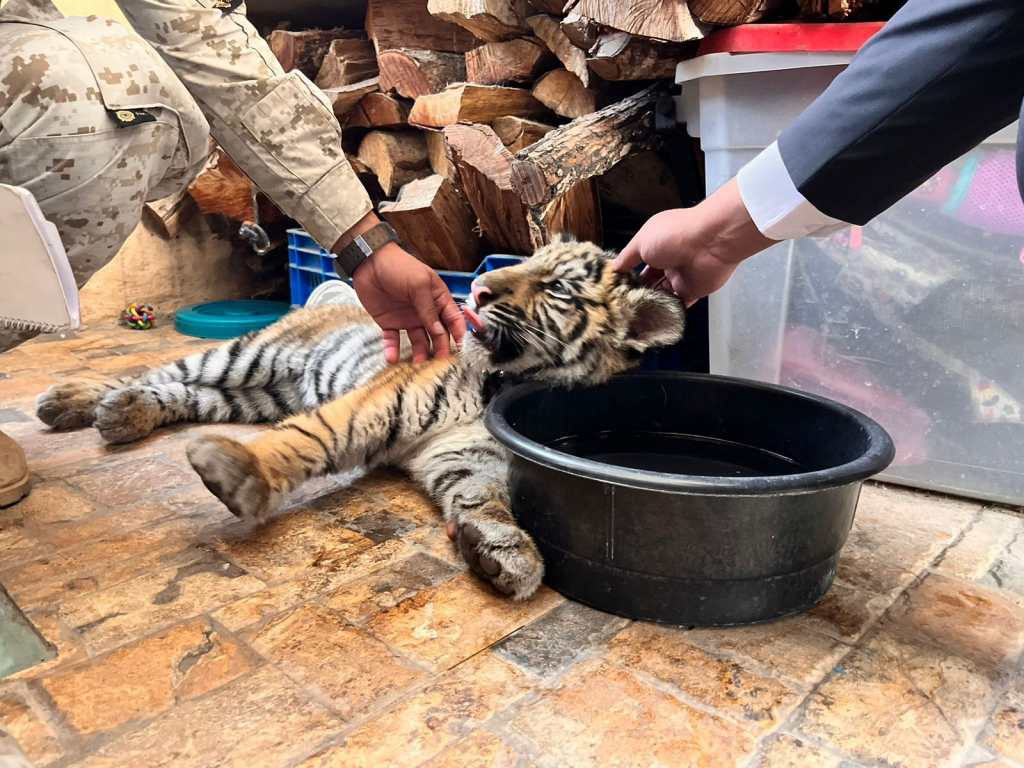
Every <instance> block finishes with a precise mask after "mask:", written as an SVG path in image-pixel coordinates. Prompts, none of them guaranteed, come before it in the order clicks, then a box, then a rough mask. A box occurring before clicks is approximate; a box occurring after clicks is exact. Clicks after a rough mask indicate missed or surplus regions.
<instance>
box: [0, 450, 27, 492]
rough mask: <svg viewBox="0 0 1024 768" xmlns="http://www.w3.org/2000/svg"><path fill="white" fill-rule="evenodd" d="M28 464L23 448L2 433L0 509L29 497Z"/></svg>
mask: <svg viewBox="0 0 1024 768" xmlns="http://www.w3.org/2000/svg"><path fill="white" fill-rule="evenodd" d="M28 491H29V479H28V464H27V463H26V462H25V452H24V451H23V450H21V446H20V445H18V444H17V443H16V442H14V440H13V439H12V438H10V437H8V436H7V435H5V434H4V433H3V432H0V507H8V506H10V505H11V504H14V503H16V502H19V501H21V500H22V499H23V498H25V497H26V496H27V495H28Z"/></svg>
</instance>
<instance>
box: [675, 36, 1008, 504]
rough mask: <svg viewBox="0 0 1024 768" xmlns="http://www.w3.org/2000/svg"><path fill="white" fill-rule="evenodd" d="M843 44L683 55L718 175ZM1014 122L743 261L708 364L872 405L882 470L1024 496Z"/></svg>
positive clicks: (731, 171)
mask: <svg viewBox="0 0 1024 768" xmlns="http://www.w3.org/2000/svg"><path fill="white" fill-rule="evenodd" d="M849 58H850V55H848V54H820V53H785V54H782V53H779V54H771V53H769V54H762V53H758V54H728V53H725V54H713V55H709V56H704V57H701V58H698V59H693V60H690V61H687V62H683V63H682V64H681V65H680V67H679V70H678V73H677V74H678V77H677V79H678V80H679V82H681V83H682V98H681V100H680V118H681V119H683V120H685V121H686V123H687V127H688V131H689V132H690V133H691V135H693V136H697V137H699V138H700V140H701V145H702V148H703V150H704V153H705V169H706V175H707V191H708V192H709V193H710V192H712V191H713V190H715V189H717V188H718V187H720V186H721V185H723V184H725V183H726V182H727V181H728V180H729V179H731V178H732V177H733V176H735V174H736V172H737V171H739V169H740V168H741V167H742V166H743V165H744V164H746V163H747V162H748V161H749V160H750V159H751V158H753V157H754V156H755V155H756V154H757V153H758V152H759V151H761V150H762V149H763V148H764V147H766V146H768V145H769V144H770V143H771V142H772V141H774V140H775V139H776V138H777V137H778V135H779V133H780V132H781V131H782V130H783V129H784V128H785V127H786V125H788V124H789V122H790V121H792V120H793V119H794V118H795V117H796V116H797V115H798V114H799V113H800V111H801V110H802V109H803V108H804V107H806V106H807V105H808V104H810V102H811V101H812V100H813V99H814V98H816V97H817V95H818V94H820V93H821V91H822V90H824V89H825V88H826V87H827V86H828V84H829V83H830V82H831V81H832V79H833V78H834V77H835V76H836V75H837V74H839V72H841V71H842V68H843V66H844V65H845V63H846V62H847V61H848V60H849ZM966 117H967V116H965V119H966ZM1016 134H1017V127H1016V126H1011V127H1010V128H1008V129H1006V130H1004V131H1001V132H1000V133H999V134H997V135H996V136H993V137H992V138H991V139H989V140H988V141H987V142H985V143H984V144H982V145H981V146H980V147H978V148H977V149H975V150H973V151H972V152H970V153H968V154H967V155H965V156H964V157H963V158H960V159H959V160H957V161H956V162H954V163H952V164H951V165H950V166H948V167H947V168H945V169H943V170H942V171H941V172H940V173H938V174H937V175H936V176H935V177H934V178H933V179H931V180H930V181H928V182H927V183H926V184H924V185H923V186H922V187H921V188H920V189H918V190H917V191H916V192H914V193H912V194H911V195H909V196H908V197H906V198H905V199H904V200H903V201H901V202H900V203H898V204H897V205H896V206H894V207H893V208H892V209H890V210H889V211H887V212H885V213H884V214H882V215H881V216H879V217H878V218H877V219H875V220H874V221H873V222H871V223H870V224H868V225H867V226H865V227H851V228H848V229H846V230H844V231H842V232H840V233H838V234H835V235H832V236H830V237H827V238H815V239H812V238H805V239H802V240H797V241H793V242H789V243H780V244H779V245H777V246H775V247H774V248H771V249H769V250H768V251H765V252H764V253H762V254H759V255H758V256H755V257H754V258H753V259H750V260H749V261H747V262H746V263H745V264H744V265H742V266H741V268H740V269H738V270H737V272H736V274H735V276H734V278H733V279H732V280H731V281H730V282H729V283H728V285H727V286H726V287H725V288H724V289H723V290H721V291H720V292H718V293H717V294H715V295H713V296H712V297H711V303H710V321H711V334H710V336H711V350H710V352H711V370H712V372H714V373H720V374H727V375H732V376H741V377H745V378H752V379H760V380H762V381H770V382H778V383H782V384H786V385H789V386H793V387H796V388H799V389H803V390H807V391H811V392H816V393H819V394H822V395H825V396H828V397H832V398H834V399H836V400H839V401H842V402H846V403H848V404H850V405H852V406H854V407H856V408H858V409H859V410H861V411H863V412H865V413H867V414H869V415H870V416H872V417H874V418H875V419H876V420H878V421H879V422H880V423H882V424H883V425H884V426H885V427H886V428H887V429H888V430H889V432H890V433H891V434H892V436H893V438H894V439H895V441H896V446H897V459H896V461H895V463H894V464H893V466H892V467H891V469H890V470H889V471H888V472H886V473H885V475H884V477H885V479H888V480H890V481H894V482H900V483H905V484H907V485H912V486H916V487H922V488H930V489H935V490H942V491H949V492H953V493H959V494H964V495H968V496H973V497H977V498H983V499H990V500H994V501H1002V502H1008V503H1013V504H1021V503H1024V204H1022V203H1021V201H1020V197H1019V194H1018V191H1017V184H1016V172H1015V166H1014V143H1015V140H1016ZM784 428H787V429H792V428H799V425H786V426H785V427H784Z"/></svg>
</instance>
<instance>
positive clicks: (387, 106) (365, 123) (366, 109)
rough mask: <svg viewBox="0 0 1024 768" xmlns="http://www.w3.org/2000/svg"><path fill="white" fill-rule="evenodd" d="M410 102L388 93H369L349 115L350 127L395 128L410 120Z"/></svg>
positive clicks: (347, 125) (348, 124)
mask: <svg viewBox="0 0 1024 768" xmlns="http://www.w3.org/2000/svg"><path fill="white" fill-rule="evenodd" d="M409 106H410V105H409V103H408V102H405V101H402V100H401V99H396V98H395V97H394V96H389V95H388V94H386V93H368V94H366V95H365V96H363V98H362V99H360V100H359V103H358V104H357V105H356V106H355V108H354V109H353V110H352V111H351V112H350V113H349V115H348V122H347V123H346V124H345V125H346V127H348V128H395V127H397V126H401V125H405V124H406V123H408V122H409Z"/></svg>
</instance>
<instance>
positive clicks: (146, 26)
mask: <svg viewBox="0 0 1024 768" xmlns="http://www.w3.org/2000/svg"><path fill="white" fill-rule="evenodd" d="M117 2H118V5H119V6H120V8H121V10H122V12H123V13H124V14H125V16H126V17H127V18H128V20H129V21H130V22H131V24H132V26H133V27H134V28H135V31H136V32H138V33H139V34H140V35H141V36H142V37H143V38H145V39H146V41H147V42H149V44H150V45H152V46H153V47H154V48H155V49H156V50H157V51H158V52H159V53H160V55H161V56H162V57H163V58H164V60H165V61H166V62H167V63H168V64H169V65H170V66H171V68H172V69H173V70H174V72H175V73H176V74H177V75H178V77H179V78H181V80H182V82H184V84H185V87H186V88H188V90H189V92H191V94H192V96H193V97H194V98H195V100H196V101H197V102H198V104H199V107H200V109H202V111H203V113H204V114H205V115H206V118H207V120H208V121H209V122H210V130H211V133H212V134H213V137H214V138H215V139H216V140H217V142H218V143H219V144H220V145H221V146H222V147H223V148H224V149H225V151H227V153H228V154H229V155H230V156H231V158H232V159H233V160H234V161H235V162H236V163H237V164H238V165H239V167H240V168H242V170H244V171H245V172H246V174H248V175H249V177H250V178H251V179H252V180H253V182H254V183H255V184H256V186H258V187H259V188H260V189H261V190H262V191H263V192H264V193H265V194H266V195H267V196H268V197H270V199H271V200H273V201H274V203H276V204H277V206H278V207H279V208H281V210H283V211H284V212H285V213H287V214H288V215H289V216H291V217H292V218H294V219H296V220H297V221H298V222H299V223H300V224H301V225H302V226H303V227H305V229H306V230H307V231H308V232H309V233H310V234H311V235H312V236H313V237H314V238H316V240H317V241H318V242H319V243H320V244H321V245H323V246H324V247H326V248H330V247H331V246H333V245H334V244H335V243H336V242H337V240H338V239H339V238H340V237H341V236H342V235H343V234H344V233H345V232H347V231H348V230H349V229H350V228H351V227H352V226H353V225H354V224H355V223H356V222H358V221H359V220H360V219H361V218H363V216H365V215H366V214H367V213H369V212H370V210H371V205H370V198H369V196H368V195H367V194H366V190H365V189H363V187H362V185H361V184H360V183H359V180H358V179H357V178H356V175H355V173H354V172H353V170H352V168H351V166H350V165H349V164H348V161H347V160H346V159H345V153H344V152H343V151H342V148H341V127H340V126H339V125H338V121H337V120H336V118H335V117H334V112H333V110H332V108H331V105H330V102H329V101H328V100H327V97H326V96H324V94H323V93H322V92H321V91H320V90H319V89H318V88H317V87H316V86H315V85H313V84H312V83H311V82H310V81H309V79H308V78H306V77H305V76H304V75H303V74H302V73H301V72H298V71H293V72H289V73H287V74H286V73H285V71H284V70H283V69H282V67H281V65H280V63H279V62H278V61H277V59H276V58H275V57H274V54H273V53H272V52H271V51H270V47H269V46H268V45H267V43H266V41H264V40H263V38H262V37H260V35H259V33H258V32H257V31H256V29H255V28H254V27H253V26H252V25H251V24H250V23H249V21H248V20H247V19H246V16H245V5H244V4H238V5H237V6H236V4H235V3H228V4H227V5H229V6H235V7H234V8H233V9H232V8H230V7H229V8H228V9H224V10H222V9H221V8H220V7H218V6H224V5H225V2H224V0H117Z"/></svg>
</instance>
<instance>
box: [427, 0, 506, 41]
mask: <svg viewBox="0 0 1024 768" xmlns="http://www.w3.org/2000/svg"><path fill="white" fill-rule="evenodd" d="M427 10H428V11H430V13H432V14H433V15H434V16H436V17H438V18H440V19H444V20H445V21H450V22H452V23H453V24H458V25H459V26H461V27H464V28H465V29H467V30H469V32H471V33H472V34H473V36H474V37H476V38H479V39H480V40H484V41H486V42H489V43H493V42H497V41H499V40H508V39H509V38H512V37H518V36H519V35H522V34H523V33H525V32H526V22H525V19H526V2H525V0H428V2H427Z"/></svg>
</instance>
